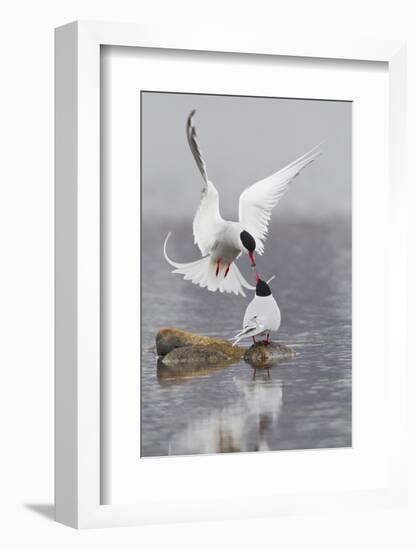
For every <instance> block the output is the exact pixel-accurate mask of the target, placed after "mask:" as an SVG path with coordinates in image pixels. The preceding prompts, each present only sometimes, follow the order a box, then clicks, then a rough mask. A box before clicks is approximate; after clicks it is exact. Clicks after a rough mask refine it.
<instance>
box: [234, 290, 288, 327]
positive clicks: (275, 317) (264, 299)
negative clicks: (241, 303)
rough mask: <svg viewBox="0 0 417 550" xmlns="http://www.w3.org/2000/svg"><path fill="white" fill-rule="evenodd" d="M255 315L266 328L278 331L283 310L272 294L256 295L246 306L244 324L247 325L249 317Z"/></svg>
mask: <svg viewBox="0 0 417 550" xmlns="http://www.w3.org/2000/svg"><path fill="white" fill-rule="evenodd" d="M255 315H256V316H257V320H258V322H259V323H261V324H262V325H264V327H265V330H272V331H277V330H278V329H279V327H280V325H281V311H280V309H279V307H278V304H277V302H276V300H275V298H274V297H273V296H272V294H271V295H270V296H256V295H255V297H254V299H253V300H252V301H251V303H250V304H249V305H248V307H247V308H246V312H245V316H244V318H243V326H246V324H247V322H248V321H249V319H251V318H252V317H254V316H255Z"/></svg>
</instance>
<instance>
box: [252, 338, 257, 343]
mask: <svg viewBox="0 0 417 550" xmlns="http://www.w3.org/2000/svg"><path fill="white" fill-rule="evenodd" d="M252 340H253V343H254V344H256V338H255V336H252Z"/></svg>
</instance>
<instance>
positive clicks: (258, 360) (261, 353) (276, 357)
mask: <svg viewBox="0 0 417 550" xmlns="http://www.w3.org/2000/svg"><path fill="white" fill-rule="evenodd" d="M293 357H295V351H294V350H293V349H291V348H289V347H288V346H284V344H275V343H274V342H271V343H270V344H268V345H267V346H266V345H265V344H264V343H263V342H257V343H256V344H253V345H252V346H251V347H250V348H249V349H248V350H246V352H245V354H244V359H245V361H246V362H247V363H250V364H251V365H254V366H256V367H262V366H265V367H266V366H268V365H273V364H274V363H279V362H280V361H283V360H284V359H292V358H293Z"/></svg>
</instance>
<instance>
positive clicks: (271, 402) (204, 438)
mask: <svg viewBox="0 0 417 550" xmlns="http://www.w3.org/2000/svg"><path fill="white" fill-rule="evenodd" d="M233 382H234V384H235V385H236V389H237V390H238V394H239V397H238V399H237V400H236V401H235V402H234V403H233V405H231V406H225V407H224V408H220V409H214V410H213V409H211V410H207V414H206V415H204V416H203V415H200V416H199V417H197V418H193V419H192V420H191V421H190V422H189V423H188V424H187V426H186V428H185V429H183V430H182V431H181V432H179V433H177V434H175V435H174V436H172V438H171V439H170V442H169V450H168V454H170V455H176V454H211V453H233V452H249V451H268V450H269V449H270V444H269V441H270V438H271V435H272V434H275V437H276V432H277V429H278V421H279V417H280V412H281V406H282V394H283V386H282V381H281V380H280V379H277V378H274V379H273V378H271V376H270V373H269V370H267V369H258V370H257V373H256V378H254V377H253V376H252V375H250V376H248V379H246V380H245V379H243V380H242V379H241V378H238V377H234V378H233Z"/></svg>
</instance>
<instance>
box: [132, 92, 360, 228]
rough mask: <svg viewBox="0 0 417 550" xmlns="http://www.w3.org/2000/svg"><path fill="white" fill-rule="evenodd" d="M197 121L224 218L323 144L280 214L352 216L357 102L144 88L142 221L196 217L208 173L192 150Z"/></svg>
mask: <svg viewBox="0 0 417 550" xmlns="http://www.w3.org/2000/svg"><path fill="white" fill-rule="evenodd" d="M193 109H196V111H197V112H196V116H195V118H194V122H195V125H196V128H197V134H198V139H199V142H200V146H201V149H202V152H203V156H204V158H205V161H206V164H207V171H208V176H209V179H210V180H211V181H212V182H213V183H214V184H215V185H216V187H217V189H218V191H219V193H220V210H221V214H222V216H223V217H225V218H227V219H231V220H237V218H238V201H239V195H240V193H241V192H242V191H243V189H245V187H247V186H248V185H251V184H252V183H254V182H255V181H258V180H259V179H262V178H264V177H266V176H269V175H270V174H272V173H273V172H275V171H277V170H279V169H280V168H282V167H284V166H285V165H286V164H288V163H289V162H292V161H293V160H295V159H296V158H297V157H298V156H300V155H302V154H303V153H305V152H306V151H308V150H309V149H311V148H312V147H314V146H315V145H317V144H318V143H319V142H321V141H325V142H324V143H323V145H322V151H323V154H322V156H321V157H320V158H319V159H318V160H317V161H316V162H315V163H313V164H312V165H310V166H308V167H307V168H306V169H305V170H304V171H303V172H302V173H301V174H300V176H299V177H298V178H296V179H295V180H294V182H293V184H292V186H291V188H290V190H289V191H288V193H287V195H286V196H285V197H284V198H283V199H282V200H281V202H280V204H279V205H278V206H277V208H276V209H275V210H274V212H273V217H272V219H274V217H275V216H278V215H279V216H282V217H285V218H286V217H293V218H304V219H329V218H334V217H339V216H343V217H346V216H349V215H350V213H351V135H352V104H351V103H350V102H340V101H317V100H298V99H281V98H257V97H235V96H209V95H194V94H171V93H158V92H142V128H141V131H142V181H141V183H142V200H143V203H142V213H143V217H144V221H145V223H146V221H154V222H158V220H160V221H167V220H169V219H171V220H175V219H182V220H188V219H190V221H191V220H192V218H193V216H194V213H195V210H196V208H197V205H198V202H199V197H200V191H201V186H202V178H201V176H200V173H199V172H198V169H197V167H196V164H195V162H194V159H193V157H192V155H191V152H190V150H189V147H188V143H187V138H186V132H185V125H186V120H187V117H188V115H189V113H190V112H191V111H192V110H193Z"/></svg>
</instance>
